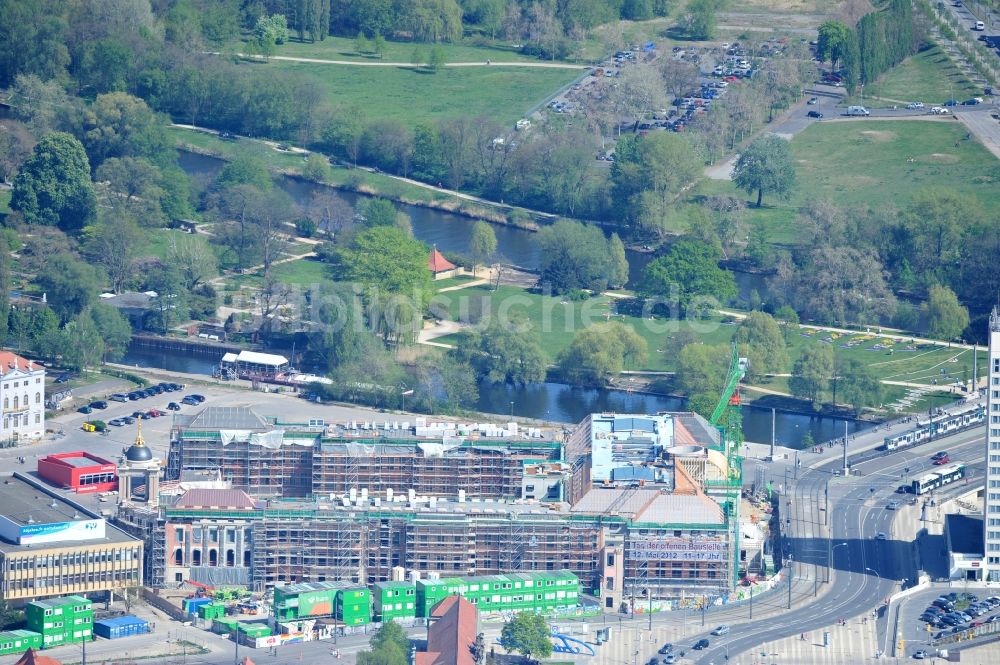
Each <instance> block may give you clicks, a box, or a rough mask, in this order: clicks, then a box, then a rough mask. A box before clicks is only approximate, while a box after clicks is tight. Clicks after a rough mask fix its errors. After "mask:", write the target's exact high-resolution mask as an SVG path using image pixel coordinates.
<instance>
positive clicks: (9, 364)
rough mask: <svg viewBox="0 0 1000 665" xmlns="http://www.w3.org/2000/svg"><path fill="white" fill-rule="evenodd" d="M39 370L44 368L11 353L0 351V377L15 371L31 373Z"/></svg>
mask: <svg viewBox="0 0 1000 665" xmlns="http://www.w3.org/2000/svg"><path fill="white" fill-rule="evenodd" d="M40 369H45V368H44V367H42V366H41V365H39V364H38V363H35V362H33V361H31V360H25V359H24V358H22V357H21V356H19V355H17V354H16V353H13V352H11V351H0V375H5V374H7V373H8V372H11V371H15V370H20V371H22V372H32V371H35V370H40Z"/></svg>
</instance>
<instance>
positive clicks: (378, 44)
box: [372, 33, 385, 60]
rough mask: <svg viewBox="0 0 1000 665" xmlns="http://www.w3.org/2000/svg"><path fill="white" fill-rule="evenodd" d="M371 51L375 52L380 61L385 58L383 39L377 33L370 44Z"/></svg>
mask: <svg viewBox="0 0 1000 665" xmlns="http://www.w3.org/2000/svg"><path fill="white" fill-rule="evenodd" d="M372 50H373V51H375V55H377V56H378V57H379V59H380V60H381V59H382V58H383V57H385V37H383V36H382V35H381V34H379V33H375V40H374V41H373V42H372Z"/></svg>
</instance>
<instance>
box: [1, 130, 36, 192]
mask: <svg viewBox="0 0 1000 665" xmlns="http://www.w3.org/2000/svg"><path fill="white" fill-rule="evenodd" d="M34 147H35V141H34V139H33V138H32V136H31V134H29V133H28V131H27V130H26V129H25V128H24V125H22V124H21V123H19V122H13V123H10V124H4V125H0V183H8V182H10V180H11V178H12V177H13V176H14V174H15V173H17V170H18V169H19V168H20V167H21V164H23V163H24V160H26V159H27V158H28V156H29V155H30V154H31V149H32V148H34Z"/></svg>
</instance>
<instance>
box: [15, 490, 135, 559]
mask: <svg viewBox="0 0 1000 665" xmlns="http://www.w3.org/2000/svg"><path fill="white" fill-rule="evenodd" d="M0 506H2V508H0V531H3V538H2V539H0V552H2V553H15V552H24V551H29V550H31V549H48V548H57V547H74V546H80V545H84V544H85V545H87V546H93V545H100V544H106V543H131V542H136V539H135V538H132V537H131V536H129V535H128V534H126V533H124V532H122V531H119V530H118V529H116V528H115V527H113V526H111V525H110V524H107V523H106V521H105V520H104V519H103V518H101V517H100V516H99V515H98V514H97V513H95V512H93V511H91V510H89V509H87V508H84V507H83V506H82V505H80V504H79V503H76V502H72V501H69V500H67V499H65V498H64V497H62V496H61V495H60V494H57V493H55V492H52V491H51V490H49V489H48V488H47V487H45V486H44V485H43V484H41V483H40V482H38V481H36V480H34V479H33V478H30V477H29V476H25V475H23V474H21V473H15V474H14V475H13V476H5V477H4V478H3V480H2V482H0ZM74 524H78V525H79V526H77V527H76V528H77V529H83V530H84V531H86V533H87V534H91V533H92V534H94V537H83V536H81V535H79V531H74V530H73V529H72V528H71V527H72V525H74ZM50 525H51V526H50ZM87 525H93V526H87ZM60 527H61V528H60ZM25 531H31V533H30V534H26V533H25ZM62 531H65V532H66V534H67V535H66V538H65V540H58V539H57V538H58V536H57V534H58V533H60V532H62ZM26 538H32V539H33V540H34V542H32V543H26V544H19V542H23V541H24V540H25V539H26Z"/></svg>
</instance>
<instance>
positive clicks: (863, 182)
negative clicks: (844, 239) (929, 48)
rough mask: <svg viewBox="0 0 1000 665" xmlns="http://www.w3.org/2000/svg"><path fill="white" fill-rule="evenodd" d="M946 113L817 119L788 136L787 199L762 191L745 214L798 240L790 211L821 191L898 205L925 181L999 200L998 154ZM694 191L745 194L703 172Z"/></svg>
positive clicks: (780, 237)
mask: <svg viewBox="0 0 1000 665" xmlns="http://www.w3.org/2000/svg"><path fill="white" fill-rule="evenodd" d="M967 133H968V130H967V129H966V128H965V126H964V125H962V124H960V123H958V122H955V121H952V120H884V121H883V120H850V121H832V122H817V123H814V124H813V125H811V126H810V127H809V128H807V129H806V130H805V131H803V132H802V133H801V134H799V135H798V136H796V137H795V139H794V140H793V141H792V156H793V158H794V160H795V172H796V177H797V179H798V186H797V189H796V191H795V193H794V194H793V196H792V198H791V199H790V200H789V201H778V200H776V199H774V198H773V197H771V198H768V196H767V194H766V192H765V195H764V207H763V208H762V209H761V210H757V209H755V208H750V209H749V213H750V219H751V220H752V221H755V222H760V223H763V224H764V225H765V228H766V229H767V230H768V237H769V238H770V240H771V241H772V242H776V243H784V244H791V243H796V242H798V238H797V236H796V231H795V225H794V221H795V216H796V214H797V211H798V209H799V208H800V207H801V206H803V205H804V204H805V203H807V202H808V201H811V200H817V199H824V198H825V199H829V200H831V201H833V202H834V203H836V204H838V205H841V206H848V207H849V206H861V205H865V206H867V205H870V206H873V207H880V206H888V207H905V206H906V205H907V203H908V202H909V201H910V200H911V199H912V198H913V196H914V195H915V194H916V193H918V192H920V191H922V190H926V189H928V188H939V189H944V190H947V191H952V192H956V193H958V194H961V195H963V196H969V197H973V198H976V199H978V200H979V202H980V203H981V204H982V206H983V208H985V209H987V210H989V209H993V208H995V207H996V206H997V204H1000V161H997V159H996V158H995V157H994V156H993V155H992V154H991V153H990V152H989V151H987V150H986V149H985V148H984V147H983V146H982V145H981V144H980V143H979V142H978V141H977V140H976V139H975V137H972V138H970V139H969V140H966V138H965V137H966V135H967ZM698 191H699V193H700V194H703V195H707V194H723V193H725V194H732V195H735V196H741V197H743V198H744V200H747V201H750V200H751V199H752V198H753V197H750V196H748V195H747V194H746V193H745V192H742V191H740V190H737V189H736V187H735V186H734V185H733V184H732V182H730V181H724V180H711V181H709V180H704V181H702V183H701V184H700V186H699V190H698Z"/></svg>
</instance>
